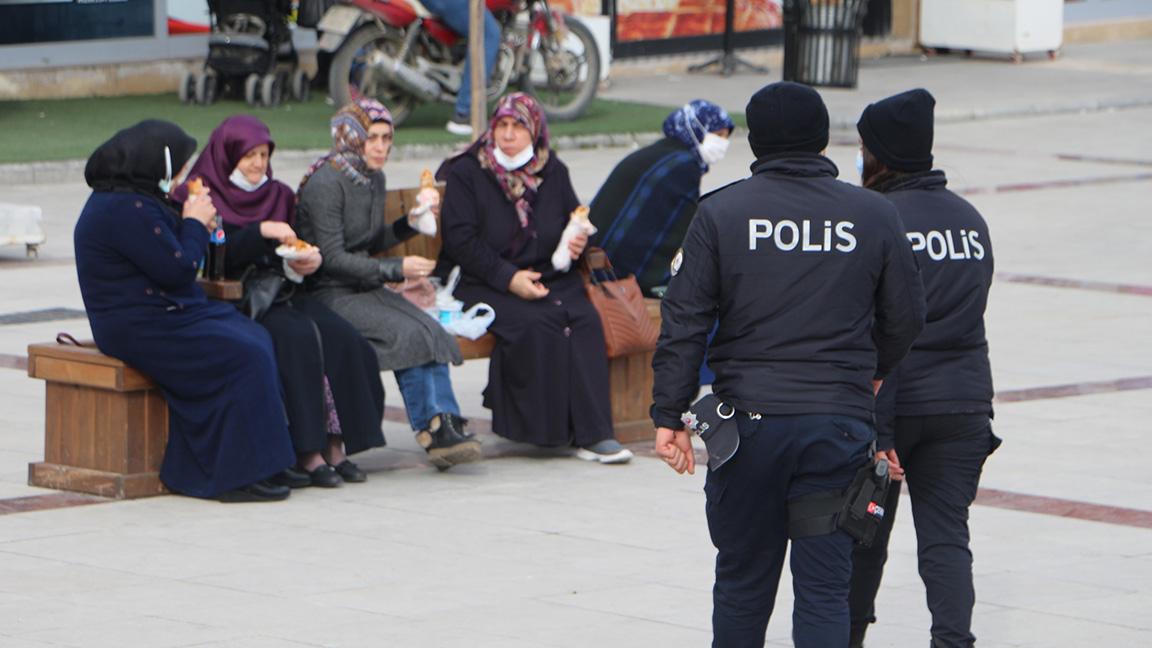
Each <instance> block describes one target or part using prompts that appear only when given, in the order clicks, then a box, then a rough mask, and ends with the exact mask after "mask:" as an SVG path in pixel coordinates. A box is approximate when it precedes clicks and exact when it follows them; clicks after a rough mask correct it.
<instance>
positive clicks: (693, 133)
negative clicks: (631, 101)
mask: <svg viewBox="0 0 1152 648" xmlns="http://www.w3.org/2000/svg"><path fill="white" fill-rule="evenodd" d="M725 128H727V129H728V130H730V131H731V130H732V129H734V128H736V124H734V123H732V118H731V117H729V116H728V113H727V111H725V110H724V109H723V108H721V107H720V106H717V105H716V104H714V103H712V102H711V101H705V100H704V99H693V100H692V101H689V102H688V103H686V104H684V105H683V106H681V107H680V108H677V109H676V110H675V111H673V112H672V113H671V114H670V115H668V118H667V119H665V120H664V135H666V136H667V137H671V138H672V139H676V140H680V141H681V142H683V143H684V144H686V145H688V148H690V149H692V152H693V153H694V154H695V155H696V162H697V163H698V164H699V165H700V170H701V171H704V172H705V173H707V172H708V165H707V164H706V163H705V162H704V158H702V157H700V143H701V142H703V141H704V135H706V134H708V133H715V132H716V131H718V130H723V129H725Z"/></svg>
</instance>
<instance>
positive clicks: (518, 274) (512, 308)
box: [441, 93, 632, 463]
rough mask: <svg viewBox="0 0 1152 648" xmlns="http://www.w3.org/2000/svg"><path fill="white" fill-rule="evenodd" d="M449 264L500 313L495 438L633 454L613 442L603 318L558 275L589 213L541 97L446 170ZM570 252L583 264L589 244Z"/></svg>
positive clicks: (499, 116)
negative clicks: (568, 235) (563, 242)
mask: <svg viewBox="0 0 1152 648" xmlns="http://www.w3.org/2000/svg"><path fill="white" fill-rule="evenodd" d="M441 176H442V177H443V178H444V179H446V180H447V182H448V189H447V192H446V193H445V195H444V211H443V213H442V214H441V221H442V225H443V229H444V247H443V249H442V251H441V258H442V260H443V261H445V262H446V265H459V266H460V267H461V268H462V270H463V274H462V278H461V281H460V286H459V287H458V288H457V289H456V296H457V297H459V298H460V299H462V300H464V302H465V303H468V304H471V303H476V302H485V303H487V304H490V305H491V306H493V308H494V309H495V311H496V321H495V322H494V323H493V324H492V326H491V328H490V329H489V331H491V332H492V333H493V334H495V336H496V339H497V344H496V348H495V349H494V350H493V351H492V358H491V362H490V363H489V371H488V387H487V389H485V390H484V405H485V407H488V408H489V409H491V410H492V431H493V432H495V433H496V434H498V435H500V436H502V437H505V438H508V439H512V440H513V441H523V442H527V443H534V444H536V445H541V446H576V447H577V448H579V449H578V450H577V456H579V457H580V458H582V459H587V460H590V461H600V462H603V463H622V462H625V461H628V460H629V459H630V458H631V457H632V453H631V452H629V451H628V450H627V449H625V448H624V447H623V446H621V445H620V444H619V443H618V442H617V441H616V440H615V439H614V438H613V435H612V416H611V411H610V409H609V396H608V360H607V358H606V357H605V355H604V333H603V330H602V329H601V325H600V317H599V315H598V314H597V313H596V310H595V309H594V308H593V307H592V304H591V303H590V302H589V301H588V298H587V297H586V296H585V295H584V288H583V281H582V279H581V277H580V274H579V273H578V272H575V271H568V272H560V271H557V270H554V269H553V267H552V262H551V257H552V252H553V251H554V250H555V249H556V247H557V245H558V244H559V242H560V236H561V233H562V232H563V230H564V227H565V226H566V225H567V224H568V220H569V214H570V213H571V212H572V210H573V209H575V208H576V207H577V206H579V205H580V200H579V199H578V198H577V197H576V192H575V190H574V189H573V188H572V181H571V179H570V178H569V177H568V167H566V166H564V163H563V162H561V161H560V160H559V159H557V157H556V155H555V154H554V153H553V152H552V151H551V149H549V148H548V125H547V124H546V123H545V120H544V113H543V111H541V109H540V106H539V105H538V104H537V103H536V101H535V100H534V99H532V98H531V97H530V96H528V95H525V94H521V93H516V94H512V95H508V96H506V97H504V98H503V99H501V100H500V102H499V104H498V105H497V106H496V111H495V112H494V113H493V115H492V121H491V123H490V126H489V129H488V131H487V132H485V133H484V135H483V136H482V137H481V138H480V139H479V140H477V142H476V143H475V144H473V145H472V147H471V148H469V149H468V150H467V151H466V152H465V153H463V154H462V155H460V156H458V157H456V158H454V159H452V160H449V161H448V162H447V163H446V164H445V166H444V167H443V168H441ZM587 242H588V239H587V237H586V236H579V237H577V238H576V239H575V240H573V241H572V243H571V244H570V245H569V246H568V251H569V254H570V256H571V257H572V258H573V259H576V258H578V257H579V256H580V255H581V254H582V253H583V251H584V246H585V245H586V244H587Z"/></svg>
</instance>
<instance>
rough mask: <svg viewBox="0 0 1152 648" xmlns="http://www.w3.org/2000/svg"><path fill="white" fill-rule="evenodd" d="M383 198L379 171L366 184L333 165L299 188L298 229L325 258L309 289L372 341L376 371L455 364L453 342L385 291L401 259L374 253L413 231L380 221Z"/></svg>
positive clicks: (457, 355) (456, 350)
mask: <svg viewBox="0 0 1152 648" xmlns="http://www.w3.org/2000/svg"><path fill="white" fill-rule="evenodd" d="M384 194H385V185H384V174H383V173H378V174H376V175H374V176H373V177H372V184H371V186H368V187H365V186H362V185H357V184H355V183H354V182H353V181H352V179H351V178H349V177H347V176H345V175H344V173H343V172H341V171H340V170H338V169H335V168H333V167H331V166H323V167H321V168H320V169H317V171H316V172H315V173H314V174H313V175H312V177H311V178H309V179H308V182H306V183H305V184H304V186H303V187H302V188H301V189H300V194H299V196H298V197H297V198H298V204H297V208H296V210H297V211H296V228H297V231H298V232H299V233H300V237H301V238H303V239H304V240H306V241H311V242H312V243H314V244H315V245H317V246H319V248H320V253H321V254H323V255H324V264H323V265H322V266H321V268H320V270H318V271H317V272H316V273H315V274H314V275H312V276H311V277H309V281H308V286H309V289H310V290H313V291H315V293H316V295H317V297H319V298H320V300H321V301H323V302H324V303H325V304H326V305H327V306H328V307H329V308H331V309H332V310H334V311H336V312H337V313H339V314H340V315H341V316H342V317H344V319H346V320H348V321H349V322H350V323H351V324H352V326H354V327H356V330H358V331H360V334H361V335H363V336H364V337H365V338H366V339H367V340H368V341H369V342H371V343H372V346H373V347H374V348H375V349H376V356H377V357H378V358H379V359H380V368H381V369H385V370H395V369H407V368H409V367H416V366H420V365H424V364H428V363H430V362H435V363H439V364H447V363H449V362H450V363H452V364H460V363H461V362H463V359H462V358H461V356H460V348H459V346H457V344H456V338H455V337H453V336H452V335H450V334H448V332H447V331H445V330H444V329H443V327H441V326H440V324H439V323H438V322H437V321H436V320H435V319H433V318H431V317H429V316H428V315H427V314H426V313H424V312H423V311H421V310H420V309H419V308H417V307H416V306H414V305H412V303H411V302H409V301H408V300H407V299H404V297H402V296H400V295H399V294H397V293H395V292H392V291H391V290H389V289H387V288H385V287H384V286H383V283H384V282H385V281H400V280H402V279H403V274H402V272H401V264H402V259H400V258H382V259H377V258H373V256H372V255H373V254H376V253H378V252H381V251H383V250H386V249H388V248H390V247H392V246H394V245H396V244H398V243H400V242H402V241H403V240H405V239H407V238H410V237H411V236H413V235H414V234H415V232H414V231H413V230H412V229H411V228H409V227H408V226H407V222H406V221H405V220H404V219H400V221H398V222H397V223H396V224H395V226H389V225H385V224H384Z"/></svg>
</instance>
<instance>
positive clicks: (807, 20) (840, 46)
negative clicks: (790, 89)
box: [784, 0, 868, 88]
mask: <svg viewBox="0 0 1152 648" xmlns="http://www.w3.org/2000/svg"><path fill="white" fill-rule="evenodd" d="M867 11H868V2H867V0H784V80H785V81H795V82H797V83H803V84H805V85H810V86H831V87H835V88H855V87H856V73H857V72H858V71H859V68H860V32H861V28H862V26H863V24H864V14H865V13H866V12H867Z"/></svg>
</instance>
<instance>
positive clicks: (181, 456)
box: [74, 120, 296, 501]
mask: <svg viewBox="0 0 1152 648" xmlns="http://www.w3.org/2000/svg"><path fill="white" fill-rule="evenodd" d="M195 151H196V140H194V139H192V138H191V137H190V136H188V135H187V134H185V133H184V131H182V130H180V128H179V127H178V126H176V125H175V124H172V123H169V122H164V121H158V120H148V121H144V122H141V123H139V124H137V125H135V126H132V127H130V128H127V129H125V130H122V131H120V132H119V133H117V134H116V135H115V136H113V137H112V139H110V140H108V141H107V142H105V143H104V144H102V145H101V146H100V147H99V148H97V149H96V151H95V152H94V153H93V154H92V156H91V157H90V158H89V159H88V164H87V166H86V167H85V169H84V178H85V180H86V181H87V182H88V186H90V187H92V190H93V193H92V195H91V197H89V199H88V202H87V204H86V205H85V206H84V211H83V212H81V214H80V220H79V221H78V222H77V224H76V230H75V233H74V238H75V249H76V271H77V273H78V275H79V278H80V292H81V294H82V295H83V297H84V307H85V309H86V310H87V311H88V321H89V322H90V323H91V325H92V334H93V336H94V337H95V339H96V345H97V346H98V347H99V348H100V350H101V351H103V352H104V353H106V354H108V355H110V356H113V357H116V358H119V359H121V360H123V361H124V362H126V363H127V364H129V365H131V366H133V367H135V368H136V369H139V370H140V371H142V372H144V373H146V374H148V376H150V377H151V378H152V379H153V380H154V381H155V382H156V383H157V384H158V385H159V386H160V388H161V390H162V391H163V392H164V396H165V399H166V400H167V401H168V412H169V418H168V445H167V448H166V450H165V452H164V462H163V464H162V466H161V468H160V479H161V480H162V481H163V482H164V484H165V485H166V486H168V488H170V489H172V490H173V491H176V492H178V493H183V494H185V495H191V496H195V497H206V498H219V499H220V500H221V501H261V500H278V499H284V498H285V497H287V496H288V489H287V488H286V487H283V486H275V485H272V484H270V483H268V482H266V481H264V480H266V479H267V478H269V477H272V476H273V475H276V474H277V473H279V472H280V471H282V470H284V469H285V468H287V467H288V466H290V465H292V464H293V463H294V462H295V459H296V458H295V455H294V453H293V451H292V442H291V440H290V438H289V436H288V427H287V421H286V418H285V414H284V405H283V403H282V401H281V397H280V382H279V379H278V377H277V373H276V357H275V355H274V353H273V350H272V341H271V339H270V338H269V337H268V333H267V332H266V331H265V330H264V329H263V328H261V327H260V326H259V325H257V324H255V323H254V322H252V321H250V320H249V319H248V318H246V317H244V316H243V315H241V314H240V313H239V312H238V311H237V310H236V309H235V308H234V307H233V306H231V305H229V304H226V303H222V302H210V301H208V299H207V298H206V297H205V296H204V292H203V291H202V290H201V289H200V287H199V286H198V285H197V284H196V274H197V269H198V267H199V265H200V260H201V258H202V257H203V256H204V250H205V248H206V246H207V244H208V229H207V227H208V226H209V225H211V224H213V222H214V219H215V215H216V211H215V208H214V207H212V204H211V197H210V196H208V195H205V196H200V197H198V198H196V199H193V200H189V201H187V202H185V204H184V209H183V213H182V214H180V213H177V212H176V210H175V209H174V208H173V206H172V203H171V202H170V201H169V199H168V195H167V193H168V191H169V190H170V188H171V187H172V186H173V183H172V177H173V171H178V170H181V169H183V168H184V166H185V165H186V164H187V163H188V160H189V159H190V158H191V157H192V154H193V153H194V152H195ZM176 175H179V174H176Z"/></svg>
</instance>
